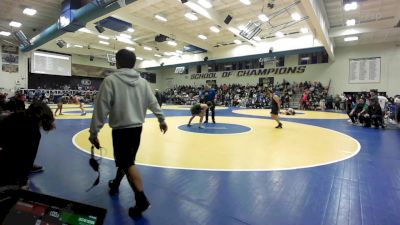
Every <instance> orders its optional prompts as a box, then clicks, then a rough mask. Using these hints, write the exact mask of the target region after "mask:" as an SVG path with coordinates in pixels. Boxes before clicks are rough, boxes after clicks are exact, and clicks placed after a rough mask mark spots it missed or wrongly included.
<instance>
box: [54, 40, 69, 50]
mask: <svg viewBox="0 0 400 225" xmlns="http://www.w3.org/2000/svg"><path fill="white" fill-rule="evenodd" d="M56 44H57V46H58V47H60V48H64V47H65V46H66V45H67V42H65V41H63V40H58V41H57V42H56Z"/></svg>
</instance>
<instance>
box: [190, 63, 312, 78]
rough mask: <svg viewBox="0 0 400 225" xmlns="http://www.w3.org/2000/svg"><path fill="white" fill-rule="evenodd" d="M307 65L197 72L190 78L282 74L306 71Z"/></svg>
mask: <svg viewBox="0 0 400 225" xmlns="http://www.w3.org/2000/svg"><path fill="white" fill-rule="evenodd" d="M306 68H307V67H306V66H305V65H302V66H291V67H276V68H268V69H250V70H234V71H222V72H208V73H195V74H192V75H190V79H212V78H219V77H222V78H225V77H226V78H227V77H234V76H236V77H249V76H268V75H282V74H296V73H304V72H305V71H306Z"/></svg>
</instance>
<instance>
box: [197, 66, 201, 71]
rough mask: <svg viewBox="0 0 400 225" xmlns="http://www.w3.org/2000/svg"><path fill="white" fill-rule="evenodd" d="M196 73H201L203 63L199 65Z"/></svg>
mask: <svg viewBox="0 0 400 225" xmlns="http://www.w3.org/2000/svg"><path fill="white" fill-rule="evenodd" d="M196 73H201V65H197V69H196Z"/></svg>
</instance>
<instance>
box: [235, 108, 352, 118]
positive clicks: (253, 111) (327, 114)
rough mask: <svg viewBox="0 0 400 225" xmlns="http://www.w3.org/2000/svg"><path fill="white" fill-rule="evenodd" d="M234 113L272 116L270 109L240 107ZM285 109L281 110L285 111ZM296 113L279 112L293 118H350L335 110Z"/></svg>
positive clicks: (283, 115) (297, 111)
mask: <svg viewBox="0 0 400 225" xmlns="http://www.w3.org/2000/svg"><path fill="white" fill-rule="evenodd" d="M232 112H233V113H236V114H242V115H248V116H271V110H270V109H238V110H233V111H232ZM283 112H284V110H281V113H283ZM296 113H297V114H296V115H293V116H291V115H285V114H279V116H280V117H282V118H293V119H328V120H332V119H348V118H349V117H348V116H347V115H346V114H343V113H334V112H320V111H319V112H318V111H302V110H296Z"/></svg>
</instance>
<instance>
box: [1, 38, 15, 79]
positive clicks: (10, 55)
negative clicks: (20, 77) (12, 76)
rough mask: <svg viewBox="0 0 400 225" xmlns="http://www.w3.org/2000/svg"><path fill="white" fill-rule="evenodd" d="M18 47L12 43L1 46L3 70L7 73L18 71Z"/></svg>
mask: <svg viewBox="0 0 400 225" xmlns="http://www.w3.org/2000/svg"><path fill="white" fill-rule="evenodd" d="M18 63H19V57H18V47H17V46H12V45H2V46H1V70H2V71H3V72H7V73H18Z"/></svg>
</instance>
